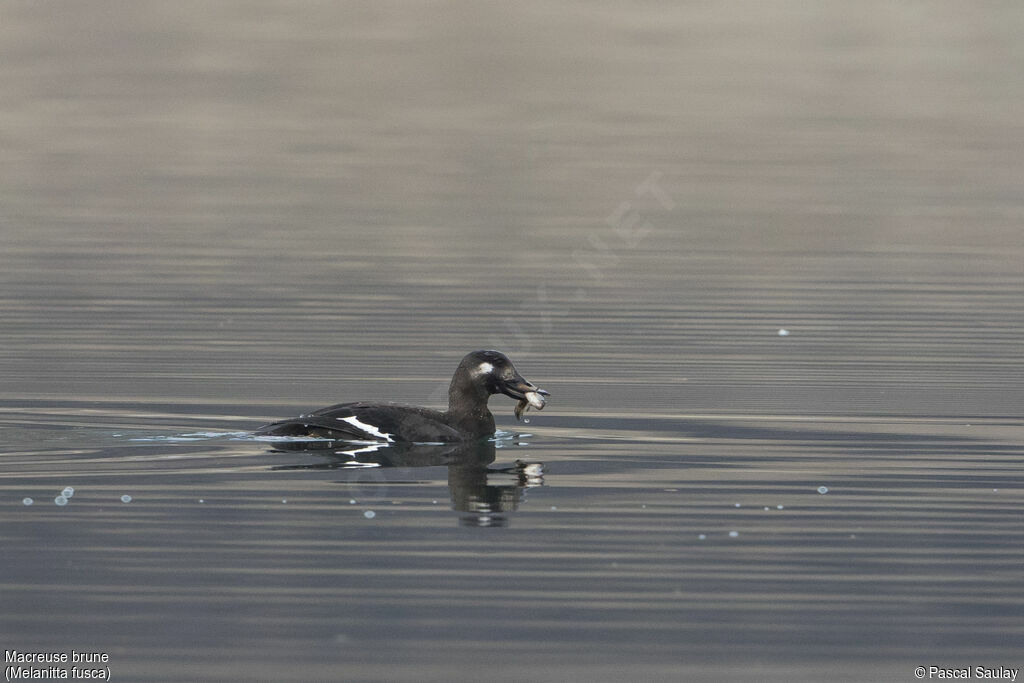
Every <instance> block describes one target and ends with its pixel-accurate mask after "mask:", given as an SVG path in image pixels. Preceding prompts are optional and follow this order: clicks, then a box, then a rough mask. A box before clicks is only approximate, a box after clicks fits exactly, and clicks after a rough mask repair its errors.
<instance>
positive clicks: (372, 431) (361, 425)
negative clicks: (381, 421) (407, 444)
mask: <svg viewBox="0 0 1024 683" xmlns="http://www.w3.org/2000/svg"><path fill="white" fill-rule="evenodd" d="M338 419H339V420H341V421H342V422H348V423H349V424H350V425H352V426H353V427H357V428H358V429H362V430H363V431H364V432H366V433H367V434H369V435H371V436H377V437H380V438H381V439H385V440H387V441H394V439H392V438H391V435H390V434H385V433H384V432H382V431H380V430H379V429H377V428H376V427H374V426H373V425H371V424H366V423H365V422H360V421H359V418H358V417H356V416H355V415H350V416H348V417H339V418H338Z"/></svg>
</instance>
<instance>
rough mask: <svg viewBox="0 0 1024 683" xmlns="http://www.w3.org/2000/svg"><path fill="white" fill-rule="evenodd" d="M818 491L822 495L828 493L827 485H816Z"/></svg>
mask: <svg viewBox="0 0 1024 683" xmlns="http://www.w3.org/2000/svg"><path fill="white" fill-rule="evenodd" d="M818 493H820V494H822V495H824V494H826V493H828V487H827V486H819V487H818Z"/></svg>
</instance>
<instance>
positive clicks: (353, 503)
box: [348, 498, 356, 505]
mask: <svg viewBox="0 0 1024 683" xmlns="http://www.w3.org/2000/svg"><path fill="white" fill-rule="evenodd" d="M348 504H349V505H355V504H356V499H355V498H350V499H349V501H348Z"/></svg>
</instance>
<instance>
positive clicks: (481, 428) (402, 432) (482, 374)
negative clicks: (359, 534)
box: [254, 349, 551, 443]
mask: <svg viewBox="0 0 1024 683" xmlns="http://www.w3.org/2000/svg"><path fill="white" fill-rule="evenodd" d="M494 394H504V395H506V396H508V397H510V398H513V399H515V400H517V401H518V402H519V403H518V404H517V405H516V408H515V415H516V418H517V419H521V418H522V415H523V413H524V412H525V411H526V410H529V408H531V407H532V408H536V409H537V410H543V408H544V406H545V405H546V404H547V398H548V397H549V396H550V395H551V394H549V393H548V392H547V391H544V390H543V389H540V388H538V387H537V386H536V385H535V384H533V383H531V382H529V381H527V380H526V379H525V378H524V377H523V376H522V375H520V374H519V371H518V370H516V367H515V365H513V364H512V361H511V360H509V357H508V356H506V355H505V354H504V353H502V352H500V351H494V350H490V349H485V350H480V351H473V352H471V353H468V354H466V356H465V357H464V358H463V359H462V361H461V362H460V363H459V366H458V367H457V368H456V369H455V374H454V375H453V376H452V381H451V385H449V387H448V410H445V411H441V410H433V409H431V408H423V407H420V406H411V405H406V404H402V403H392V402H368V401H358V402H355V403H339V404H337V405H333V406H328V407H327V408H321V409H320V410H316V411H314V412H312V413H309V414H308V415H300V416H298V417H294V418H291V419H288V420H282V421H280V422H274V423H271V424H268V425H264V426H262V427H260V428H259V429H257V430H256V431H255V432H254V434H255V435H256V436H259V437H292V438H313V439H322V440H323V439H326V440H338V441H370V442H383V443H449V442H467V441H476V440H480V439H486V438H489V437H491V436H493V435H494V431H495V427H494V416H493V415H492V414H491V411H490V410H489V409H488V407H487V401H488V399H490V397H491V396H493V395H494Z"/></svg>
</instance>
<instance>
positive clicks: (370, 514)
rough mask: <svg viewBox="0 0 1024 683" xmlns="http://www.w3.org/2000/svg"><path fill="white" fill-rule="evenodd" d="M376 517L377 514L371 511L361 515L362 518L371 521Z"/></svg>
mask: <svg viewBox="0 0 1024 683" xmlns="http://www.w3.org/2000/svg"><path fill="white" fill-rule="evenodd" d="M376 516H377V513H376V512H374V511H373V510H367V511H366V512H364V513H363V517H366V518H367V519H373V518H374V517H376Z"/></svg>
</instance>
